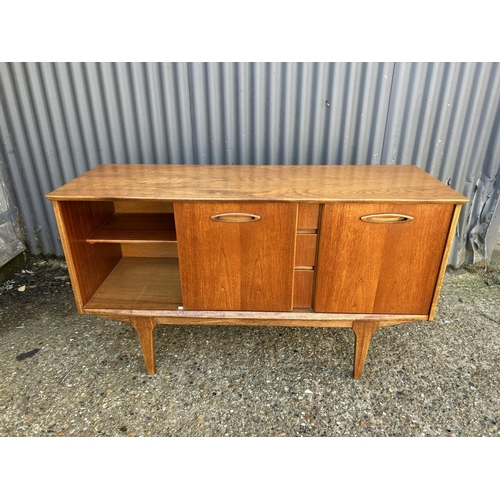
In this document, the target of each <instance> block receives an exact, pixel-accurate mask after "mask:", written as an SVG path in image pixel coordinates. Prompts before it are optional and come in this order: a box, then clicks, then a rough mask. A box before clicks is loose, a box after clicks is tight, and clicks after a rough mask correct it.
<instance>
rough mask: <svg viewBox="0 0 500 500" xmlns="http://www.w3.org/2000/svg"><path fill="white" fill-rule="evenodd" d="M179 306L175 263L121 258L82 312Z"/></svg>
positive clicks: (176, 265)
mask: <svg viewBox="0 0 500 500" xmlns="http://www.w3.org/2000/svg"><path fill="white" fill-rule="evenodd" d="M181 305H182V295H181V282H180V277H179V261H178V260H177V259H174V258H163V257H123V258H122V259H121V260H120V261H119V262H118V264H117V265H116V266H115V268H114V269H113V270H112V271H111V273H110V274H109V276H108V277H107V278H106V279H105V280H104V282H103V284H102V285H101V286H100V287H99V289H98V290H97V292H96V293H95V294H94V295H93V297H92V298H91V299H90V301H89V302H88V303H87V305H86V306H85V307H84V312H87V313H88V312H91V311H92V310H103V309H107V310H109V313H110V314H111V313H114V312H119V311H122V312H123V311H132V310H166V309H177V308H178V307H179V306H181Z"/></svg>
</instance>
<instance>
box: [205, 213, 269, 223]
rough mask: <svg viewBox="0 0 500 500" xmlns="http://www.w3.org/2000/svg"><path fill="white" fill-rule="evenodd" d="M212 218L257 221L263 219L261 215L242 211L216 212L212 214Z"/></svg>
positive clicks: (221, 220) (230, 220)
mask: <svg viewBox="0 0 500 500" xmlns="http://www.w3.org/2000/svg"><path fill="white" fill-rule="evenodd" d="M210 218H211V219H212V220H214V221H216V222H255V221H258V220H260V219H261V217H260V215H256V214H245V213H241V212H229V213H225V214H215V215H211V216H210Z"/></svg>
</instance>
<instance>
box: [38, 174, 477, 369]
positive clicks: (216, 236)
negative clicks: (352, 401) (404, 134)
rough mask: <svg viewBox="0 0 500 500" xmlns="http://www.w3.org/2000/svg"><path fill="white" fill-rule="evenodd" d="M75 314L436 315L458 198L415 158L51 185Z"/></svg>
mask: <svg viewBox="0 0 500 500" xmlns="http://www.w3.org/2000/svg"><path fill="white" fill-rule="evenodd" d="M47 198H48V199H49V200H51V201H52V203H53V206H54V211H55V215H56V219H57V224H58V228H59V232H60V236H61V241H62V245H63V249H64V253H65V256H66V259H67V263H68V270H69V274H70V278H71V283H72V286H73V291H74V295H75V299H76V304H77V307H78V311H79V312H80V313H82V314H94V315H97V316H103V317H106V318H113V319H117V320H120V321H127V322H130V323H131V325H132V326H133V327H134V328H135V329H136V330H137V332H138V334H139V338H140V342H141V346H142V351H143V355H144V360H145V364H146V370H147V373H149V374H153V373H155V371H156V368H155V355H154V338H153V332H154V328H155V326H156V325H157V324H159V323H167V324H174V323H189V324H231V325H283V326H317V327H350V328H352V329H353V330H354V333H355V355H354V378H359V377H361V374H362V372H363V366H364V362H365V359H366V355H367V352H368V347H369V344H370V340H371V338H372V335H373V333H374V332H375V331H376V330H377V329H378V328H379V327H384V326H390V325H396V324H399V323H405V322H411V321H418V320H429V321H430V320H432V319H433V318H434V314H435V311H436V305H437V301H438V297H439V292H440V288H441V284H442V281H443V276H444V272H445V268H446V263H447V259H448V255H449V251H450V247H451V243H452V239H453V234H454V231H455V227H456V223H457V219H458V216H459V212H460V208H461V205H462V204H464V203H466V202H467V201H468V200H467V198H465V197H464V196H462V195H461V194H459V193H457V192H456V191H454V190H453V189H451V188H450V187H448V186H446V185H445V184H443V183H442V182H440V181H439V180H437V179H435V178H434V177H432V176H431V175H429V174H427V173H426V172H424V171H423V170H421V169H420V168H418V167H416V166H408V165H377V166H374V165H343V166H338V165H257V166H252V165H238V166H227V165H140V164H137V165H119V164H104V165H99V166H97V167H95V168H94V169H92V170H90V171H88V172H86V173H85V174H83V175H81V176H79V177H77V178H76V179H74V180H72V181H71V182H69V183H67V184H65V185H64V186H62V187H60V188H58V189H56V190H55V191H53V192H52V193H50V194H48V195H47Z"/></svg>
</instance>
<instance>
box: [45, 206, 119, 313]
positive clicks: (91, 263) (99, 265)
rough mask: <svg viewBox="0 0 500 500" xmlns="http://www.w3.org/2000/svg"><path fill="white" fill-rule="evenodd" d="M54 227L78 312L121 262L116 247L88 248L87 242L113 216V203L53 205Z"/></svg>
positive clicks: (98, 246)
mask: <svg viewBox="0 0 500 500" xmlns="http://www.w3.org/2000/svg"><path fill="white" fill-rule="evenodd" d="M53 205H54V212H55V215H56V219H57V225H58V228H59V233H60V236H61V242H62V244H63V248H64V255H65V256H66V261H67V263H68V271H69V274H70V277H71V284H72V286H73V291H74V294H75V300H76V304H77V307H78V311H79V312H80V313H81V312H82V308H83V306H84V305H85V304H86V303H87V302H88V300H89V299H90V298H91V297H92V295H93V294H94V293H95V291H96V290H97V289H98V287H99V286H100V285H101V283H102V282H103V281H104V279H105V278H106V276H108V274H109V273H110V272H111V270H112V269H113V268H114V266H115V265H116V264H117V262H118V261H119V260H120V258H121V256H122V255H121V248H120V245H119V244H114V243H106V244H101V245H90V244H89V243H87V242H86V239H87V238H88V237H89V236H90V235H91V234H92V233H93V232H94V231H95V230H96V229H97V228H98V227H99V226H101V225H102V224H103V223H104V222H105V221H106V220H108V219H109V217H110V216H111V214H112V213H113V210H114V207H113V203H112V202H105V201H104V202H103V201H59V202H58V201H55V202H53Z"/></svg>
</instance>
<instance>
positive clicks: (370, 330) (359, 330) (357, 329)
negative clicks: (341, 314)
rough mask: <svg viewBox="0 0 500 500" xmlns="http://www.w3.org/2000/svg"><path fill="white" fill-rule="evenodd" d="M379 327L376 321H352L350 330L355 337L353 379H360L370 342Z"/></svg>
mask: <svg viewBox="0 0 500 500" xmlns="http://www.w3.org/2000/svg"><path fill="white" fill-rule="evenodd" d="M378 327H379V322H378V321H353V323H352V329H353V330H354V333H355V335H356V340H355V343H354V374H353V376H354V378H356V379H358V378H361V375H362V374H363V367H364V366H365V360H366V355H367V354H368V348H369V347H370V340H371V339H372V337H373V334H374V333H375V332H376V331H377V329H378Z"/></svg>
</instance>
